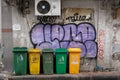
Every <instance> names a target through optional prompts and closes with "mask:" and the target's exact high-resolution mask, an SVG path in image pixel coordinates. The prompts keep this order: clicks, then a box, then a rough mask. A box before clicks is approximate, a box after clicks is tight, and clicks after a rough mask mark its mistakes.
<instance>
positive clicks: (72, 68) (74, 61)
mask: <svg viewBox="0 0 120 80" xmlns="http://www.w3.org/2000/svg"><path fill="white" fill-rule="evenodd" d="M68 51H69V73H70V74H78V73H79V69H80V54H81V49H80V48H69V49H68Z"/></svg>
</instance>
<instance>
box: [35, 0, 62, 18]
mask: <svg viewBox="0 0 120 80" xmlns="http://www.w3.org/2000/svg"><path fill="white" fill-rule="evenodd" d="M35 15H37V16H60V15H61V0H35Z"/></svg>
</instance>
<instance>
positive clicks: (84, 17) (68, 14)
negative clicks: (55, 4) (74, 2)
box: [63, 8, 94, 24]
mask: <svg viewBox="0 0 120 80" xmlns="http://www.w3.org/2000/svg"><path fill="white" fill-rule="evenodd" d="M93 13H94V9H91V8H64V10H63V14H64V22H65V23H75V24H79V23H81V22H91V21H92V20H93Z"/></svg>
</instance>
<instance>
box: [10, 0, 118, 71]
mask: <svg viewBox="0 0 120 80" xmlns="http://www.w3.org/2000/svg"><path fill="white" fill-rule="evenodd" d="M30 3H33V4H31V5H30V14H28V15H25V16H24V17H23V16H22V14H20V13H19V12H18V10H17V8H16V7H14V6H13V7H12V27H14V29H13V46H14V47H15V46H26V47H28V48H31V47H33V45H32V43H33V42H31V40H30V34H31V33H30V31H31V32H32V30H33V29H34V28H33V25H35V24H37V23H38V22H40V21H39V20H37V17H36V16H35V15H34V1H33V0H31V2H30ZM71 3H72V5H71ZM112 3H113V2H112V0H111V1H109V2H107V0H105V1H104V0H85V1H84V0H62V12H63V9H64V8H92V9H94V15H93V18H92V21H91V22H90V23H92V24H93V28H94V30H95V32H96V34H95V39H94V42H95V43H97V47H96V50H97V54H96V56H95V57H92V58H90V57H83V58H82V59H81V71H94V70H95V68H96V65H97V70H104V71H107V70H112V69H113V70H119V65H120V63H119V57H117V58H116V57H115V55H118V54H119V36H118V35H119V31H118V30H119V27H118V26H119V25H117V27H116V26H115V27H113V25H115V24H116V23H117V22H118V23H119V20H116V19H114V20H113V17H112V16H111V14H112V10H111V7H112V6H111V4H112ZM118 12H119V11H118ZM62 15H64V14H62ZM118 16H119V15H118ZM63 18H64V17H60V18H58V19H57V20H55V23H57V24H62V26H61V25H57V26H54V25H53V26H54V28H52V29H58V27H63V26H64V24H63V23H62V20H63ZM40 19H41V17H40ZM41 22H43V23H44V21H41ZM118 23H117V24H118ZM44 24H45V23H44ZM16 26H17V27H16ZM39 26H40V27H41V28H40V29H38V31H37V32H38V34H40V33H39V32H40V31H43V30H42V27H43V26H44V25H39ZM73 26H74V25H73ZM50 28H51V25H47V28H46V27H44V29H46V30H47V31H49V30H50ZM63 28H64V27H63ZM116 28H117V29H116ZM60 30H61V31H62V29H61V28H60ZM72 30H74V29H72ZM73 33H74V31H73ZM48 34H49V32H48V33H46V35H48ZM38 36H39V35H38ZM40 36H41V37H43V34H42V33H41V34H40ZM61 36H62V34H61V35H60V39H61ZM115 36H116V38H117V42H116V43H115V41H116V40H115V41H113V39H116V38H114V37H115ZM41 37H40V38H38V40H39V39H40V40H39V41H41V39H42V38H41ZM44 37H45V36H44ZM53 37H54V36H53ZM35 39H36V38H35ZM43 39H44V38H43ZM46 39H47V40H48V41H49V35H48V37H47V38H46ZM40 43H41V42H40ZM50 43H52V42H50ZM88 43H90V42H88ZM46 44H47V43H46ZM71 44H74V43H71ZM75 44H76V43H75ZM84 44H85V43H84ZM89 45H90V44H89ZM34 46H35V45H34ZM54 46H55V47H59V46H57V42H55V44H54ZM44 47H50V46H49V44H48V46H44V45H43V46H42V47H41V48H44ZM89 48H91V46H90V47H89ZM116 49H117V50H116ZM87 51H92V50H91V49H89V50H87ZM114 53H116V54H115V55H113V54H114ZM112 55H113V57H114V59H112Z"/></svg>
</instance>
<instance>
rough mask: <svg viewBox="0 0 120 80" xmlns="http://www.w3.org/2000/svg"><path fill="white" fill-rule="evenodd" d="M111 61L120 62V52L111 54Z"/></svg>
mask: <svg viewBox="0 0 120 80" xmlns="http://www.w3.org/2000/svg"><path fill="white" fill-rule="evenodd" d="M112 59H113V60H119V61H120V52H116V53H113V55H112Z"/></svg>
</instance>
